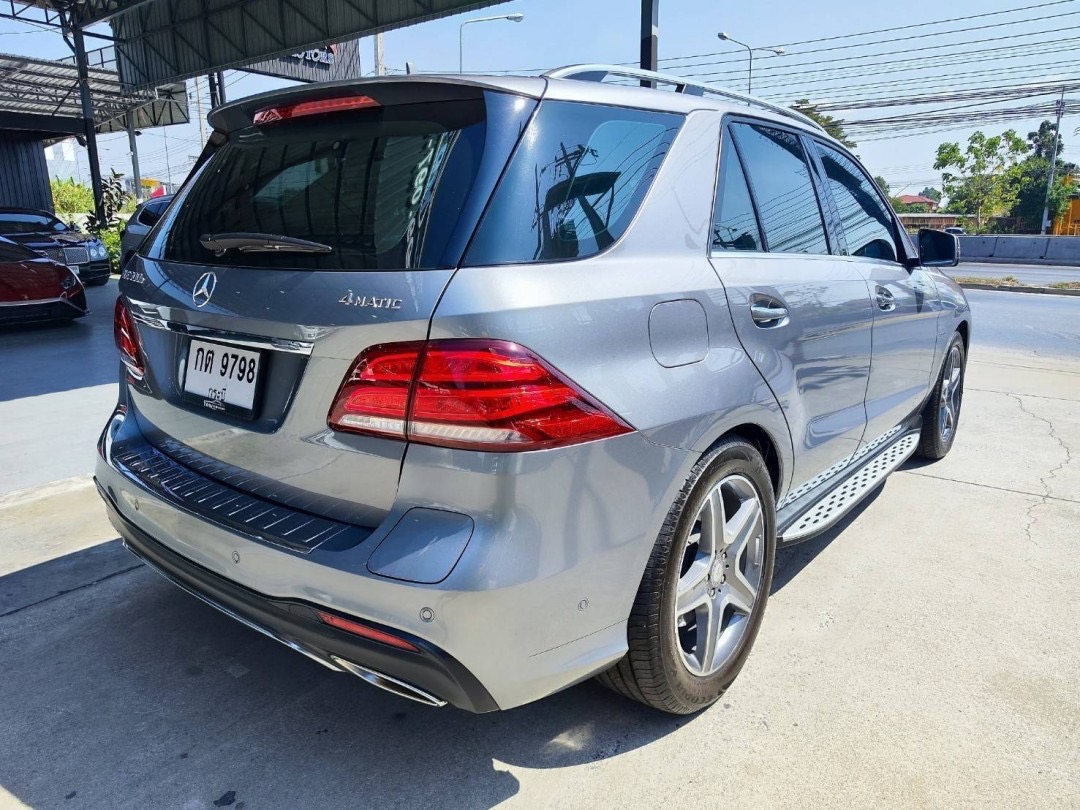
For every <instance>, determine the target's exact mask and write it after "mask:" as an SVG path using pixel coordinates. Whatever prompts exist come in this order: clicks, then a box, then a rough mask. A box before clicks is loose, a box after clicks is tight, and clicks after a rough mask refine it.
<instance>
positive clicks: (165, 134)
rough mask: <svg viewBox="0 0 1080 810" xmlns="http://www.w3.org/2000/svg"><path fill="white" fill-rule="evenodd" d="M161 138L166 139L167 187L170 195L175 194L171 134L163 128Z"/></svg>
mask: <svg viewBox="0 0 1080 810" xmlns="http://www.w3.org/2000/svg"><path fill="white" fill-rule="evenodd" d="M161 137H162V138H164V139H165V187H166V188H167V189H168V191H169V193H170V194H172V193H173V187H172V163H171V162H170V161H169V133H168V132H166V131H165V128H164V127H162V132H161Z"/></svg>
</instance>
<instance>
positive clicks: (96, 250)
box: [0, 208, 112, 287]
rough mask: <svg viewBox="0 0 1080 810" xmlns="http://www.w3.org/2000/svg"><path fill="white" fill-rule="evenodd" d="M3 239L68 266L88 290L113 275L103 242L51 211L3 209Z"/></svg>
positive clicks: (0, 213)
mask: <svg viewBox="0 0 1080 810" xmlns="http://www.w3.org/2000/svg"><path fill="white" fill-rule="evenodd" d="M0 236H4V237H6V238H8V239H10V240H11V241H12V242H15V243H17V244H20V245H23V246H24V247H28V248H30V249H31V250H33V251H36V252H37V253H40V254H41V255H43V256H48V257H49V258H50V259H52V260H53V261H54V262H58V263H60V264H64V265H67V266H68V267H69V268H71V271H72V272H73V273H75V275H77V276H78V277H79V279H80V280H81V281H82V282H83V284H85V285H86V286H88V287H96V286H100V285H102V284H105V283H106V282H107V281H108V280H109V274H110V273H111V272H112V269H111V266H110V263H109V251H108V250H106V248H105V245H104V244H103V243H102V241H101V240H100V239H98V238H97V237H96V236H91V235H89V234H85V233H81V232H79V231H77V230H75V229H74V228H72V227H71V226H69V225H67V224H65V223H63V222H61V221H60V220H59V219H57V218H56V217H55V216H53V215H52V214H50V213H49V212H48V211H39V210H37V209H35V208H0Z"/></svg>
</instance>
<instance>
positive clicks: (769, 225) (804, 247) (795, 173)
mask: <svg viewBox="0 0 1080 810" xmlns="http://www.w3.org/2000/svg"><path fill="white" fill-rule="evenodd" d="M731 129H732V131H733V132H734V133H735V139H736V140H737V141H738V144H739V153H740V154H741V155H742V159H743V162H744V165H745V167H746V173H747V175H749V178H750V185H751V187H752V189H753V194H754V200H755V202H756V203H757V210H758V215H759V216H760V217H761V227H762V228H764V230H765V241H766V242H767V243H768V247H769V251H770V252H773V253H828V252H829V244H828V242H827V240H826V239H825V225H824V223H823V222H822V219H821V209H820V208H819V207H818V201H817V195H816V194H815V193H814V185H813V182H812V181H811V179H810V167H809V166H808V165H807V161H806V155H805V154H803V149H802V146H801V145H800V143H799V139H798V137H796V136H795V135H793V134H792V133H790V132H786V131H783V130H779V129H772V128H771V127H763V126H751V125H749V124H733V125H732V126H731Z"/></svg>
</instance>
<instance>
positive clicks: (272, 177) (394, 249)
mask: <svg viewBox="0 0 1080 810" xmlns="http://www.w3.org/2000/svg"><path fill="white" fill-rule="evenodd" d="M486 129H487V119H486V114H485V104H484V100H483V98H482V97H477V98H468V99H457V100H454V101H436V102H426V103H417V104H397V105H391V106H386V107H379V108H373V109H363V110H356V111H349V112H341V113H334V114H333V115H332V116H323V117H321V118H312V119H310V120H304V121H290V122H286V123H279V124H273V125H267V126H263V127H254V126H249V127H247V128H245V129H242V130H239V131H235V132H232V133H230V135H229V138H228V141H227V142H226V143H225V144H224V145H223V146H221V148H220V149H219V150H218V151H217V153H216V154H215V155H214V156H213V158H212V159H211V160H210V162H209V163H208V164H207V165H206V166H205V167H203V168H202V169H201V170H200V172H199V174H198V175H197V177H196V178H195V179H194V181H193V183H192V186H191V189H190V191H189V192H187V194H186V196H185V197H184V199H183V200H182V201H181V205H180V207H179V209H178V211H177V212H176V214H175V215H174V216H173V217H172V221H171V222H170V223H167V228H166V230H165V232H164V234H163V236H162V238H160V239H158V240H157V242H156V244H155V245H154V246H153V247H152V248H151V251H150V253H151V257H152V258H162V259H165V260H169V261H177V262H189V263H196V264H209V265H227V266H248V267H264V268H281V269H309V270H384V269H424V268H433V267H441V266H446V264H447V263H448V262H450V263H451V264H452V263H454V260H452V259H448V258H447V257H446V256H445V255H444V253H445V248H446V246H447V244H448V241H449V240H450V237H451V234H452V232H453V230H454V228H455V226H456V225H457V223H458V219H459V217H460V216H461V212H462V208H463V207H464V204H465V201H466V199H467V198H468V196H469V194H470V191H471V189H472V185H473V182H474V180H475V178H476V175H477V171H478V167H479V164H480V161H481V157H482V153H483V150H484V146H485V134H486ZM504 159H505V158H504ZM225 233H241V234H252V233H254V234H269V235H280V236H287V237H292V238H298V239H304V240H308V241H311V242H318V243H320V244H323V245H327V246H329V247H330V248H331V251H330V252H328V253H303V252H294V251H282V252H270V251H267V252H254V251H252V252H242V251H239V250H236V249H232V250H228V251H227V252H225V253H224V254H222V255H217V254H216V253H215V252H214V251H213V250H210V249H208V248H206V247H204V246H203V244H202V243H201V238H202V237H203V236H204V235H210V234H225ZM159 245H160V247H159Z"/></svg>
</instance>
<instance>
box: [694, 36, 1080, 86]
mask: <svg viewBox="0 0 1080 810" xmlns="http://www.w3.org/2000/svg"><path fill="white" fill-rule="evenodd" d="M1076 28H1077V27H1076V26H1073V27H1072V28H1064V29H1050V30H1047V31H1028V32H1025V33H1022V34H1011V35H1008V36H999V37H986V38H984V39H973V40H968V41H966V42H961V43H956V46H958V47H959V46H967V45H980V44H985V43H991V42H1001V41H1003V40H1015V39H1017V38H1019V37H1032V36H1042V35H1044V34H1051V35H1054V38H1053V39H1048V40H1042V41H1040V42H1024V43H1019V44H1017V45H1005V46H1001V47H1000V48H998V47H991V48H978V49H975V50H971V51H967V50H963V51H962V50H956V51H948V52H947V53H942V54H939V55H938V56H939V57H940V56H950V57H955V56H960V55H971V54H976V53H986V52H987V51H998V50H1006V49H1013V48H1030V47H1034V46H1036V45H1046V44H1053V43H1057V42H1062V41H1065V40H1062V39H1061V36H1060V35H1061V33H1062V32H1063V31H1071V30H1076ZM950 47H952V46H948V45H927V46H925V47H922V48H905V49H902V50H899V51H881V52H878V53H868V54H858V55H856V56H845V57H841V58H839V59H819V60H816V61H812V62H799V63H797V64H791V63H788V64H786V65H779V66H770V65H765V66H763V67H761V68H759V69H758V70H759V71H765V70H769V71H784V73H782V74H778V75H785V76H787V75H791V74H793V73H795V72H796V71H794V70H792V68H796V69H798V71H797V72H802V73H807V72H816V71H806V70H803V69H804V68H809V67H813V66H815V65H836V64H838V63H840V62H855V61H859V60H866V59H878V58H880V57H883V56H897V55H901V54H912V53H919V52H922V51H946V50H947V49H949V48H950ZM928 58H929V59H935V58H938V57H935V56H931V57H928ZM770 61H776V60H770ZM896 61H900V62H904V61H911V60H910V59H906V58H905V59H900V60H896ZM683 67H693V65H685V66H683ZM859 67H865V66H859ZM741 73H742V71H741V70H724V71H718V70H712V71H706V72H704V73H688V74H685V75H686V76H720V75H727V74H734V75H739V74H741ZM767 78H775V76H773V75H771V74H770V75H768V76H767Z"/></svg>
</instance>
